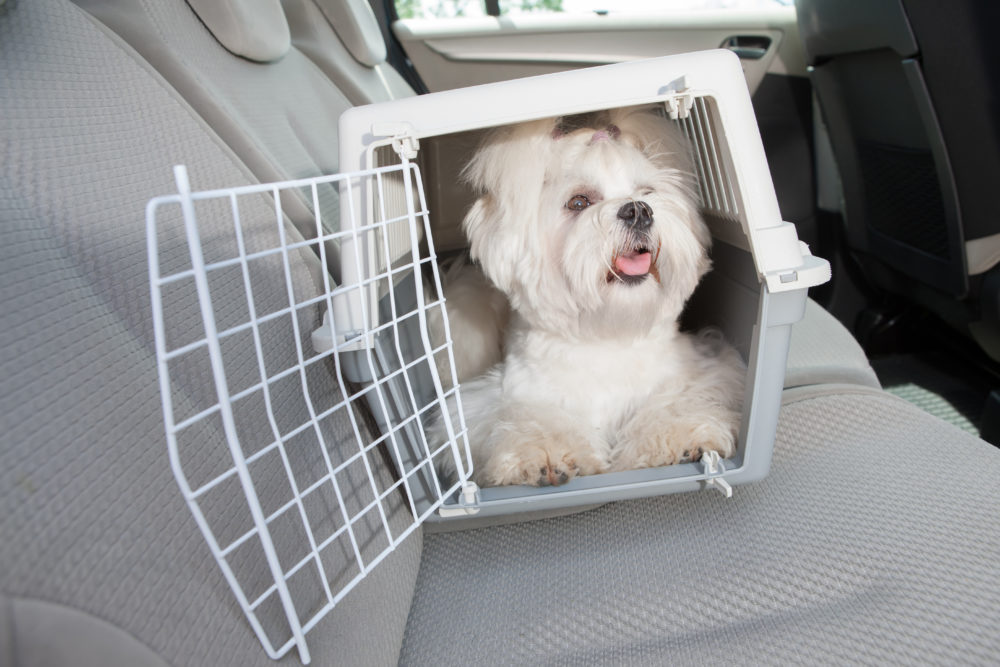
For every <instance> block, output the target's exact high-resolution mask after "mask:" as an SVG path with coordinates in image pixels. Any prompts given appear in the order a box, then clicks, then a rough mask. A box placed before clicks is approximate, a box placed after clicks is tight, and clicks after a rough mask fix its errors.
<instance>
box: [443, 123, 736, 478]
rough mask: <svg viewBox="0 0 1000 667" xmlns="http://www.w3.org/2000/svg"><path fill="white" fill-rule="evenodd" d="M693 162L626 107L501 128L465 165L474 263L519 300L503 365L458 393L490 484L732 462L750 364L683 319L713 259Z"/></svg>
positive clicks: (669, 131)
mask: <svg viewBox="0 0 1000 667" xmlns="http://www.w3.org/2000/svg"><path fill="white" fill-rule="evenodd" d="M687 162H688V157H687V152H686V150H685V147H684V145H683V143H682V142H681V140H680V139H679V138H678V136H677V134H676V130H675V129H674V128H673V126H672V123H671V122H670V121H668V120H666V119H664V118H663V117H661V116H660V115H658V114H656V113H654V112H652V111H650V110H648V109H625V110H618V111H612V112H602V113H599V114H587V115H583V116H575V117H567V118H562V119H547V120H540V121H535V122H529V123H524V124H521V125H515V126H509V127H503V128H498V129H496V130H493V131H492V132H491V133H490V134H489V135H488V137H487V139H486V140H485V142H484V144H483V146H482V147H481V149H480V150H479V151H478V153H477V154H476V155H475V157H474V158H473V160H472V161H471V162H470V164H469V165H468V166H467V168H466V171H465V174H466V176H467V178H468V180H469V182H470V183H471V184H472V185H473V187H475V188H476V189H477V190H478V191H479V192H480V193H481V196H480V198H479V199H478V201H476V203H475V204H474V205H473V207H472V208H471V210H470V211H469V213H468V214H467V216H466V218H465V221H464V227H465V231H466V234H467V235H468V238H469V241H470V244H471V255H472V258H473V259H474V260H476V261H478V262H479V264H480V265H481V267H482V269H483V271H484V272H485V274H486V275H487V276H488V277H489V278H490V280H491V281H492V282H493V284H494V285H496V287H498V288H499V289H500V290H501V291H502V292H503V293H504V294H506V296H507V297H508V299H509V300H510V305H511V308H512V312H511V316H510V322H509V325H508V326H507V330H506V332H505V334H504V338H503V344H504V348H505V349H504V358H503V361H502V362H501V363H499V364H497V365H496V366H494V367H493V368H492V369H490V370H489V371H488V372H486V373H485V374H484V375H481V376H480V377H478V378H476V379H474V380H472V381H470V382H465V383H463V385H462V403H463V407H464V410H465V418H466V424H467V425H468V428H469V442H470V447H471V451H472V457H473V467H474V480H475V481H476V482H477V483H478V484H480V485H481V486H497V485H502V484H529V485H548V484H562V483H564V482H566V481H568V480H570V479H571V478H573V477H575V476H577V475H590V474H595V473H601V472H608V471H617V470H628V469H632V468H644V467H655V466H664V465H670V464H673V463H680V462H686V461H695V460H697V459H698V458H699V457H700V456H701V454H702V453H703V452H705V451H708V450H714V451H717V452H719V454H720V455H721V456H723V457H726V456H730V455H732V454H733V452H734V446H735V436H736V433H737V430H738V427H739V421H740V410H741V405H740V404H741V400H742V396H743V379H744V375H745V368H744V365H743V362H742V360H741V359H740V357H739V354H738V353H737V352H736V351H735V350H734V349H733V348H732V347H730V346H729V345H727V344H726V343H724V342H723V341H722V338H721V335H719V334H718V333H707V334H700V335H697V336H692V335H689V334H685V333H680V332H679V331H678V325H677V319H678V317H679V315H680V313H681V310H682V309H683V307H684V304H685V302H686V301H687V299H688V297H690V295H691V293H692V292H693V291H694V289H695V286H696V285H697V284H698V281H699V280H700V278H701V277H702V275H703V274H704V273H705V272H706V271H707V270H708V268H709V264H710V262H709V258H708V254H707V249H708V247H709V244H710V241H711V237H710V235H709V232H708V229H707V227H706V226H705V224H704V222H703V221H702V220H701V218H700V216H699V213H698V208H697V204H696V202H695V199H694V195H693V193H692V186H693V183H692V182H691V176H690V170H689V169H688V166H687ZM459 342H460V341H459Z"/></svg>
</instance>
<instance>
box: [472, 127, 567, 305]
mask: <svg viewBox="0 0 1000 667" xmlns="http://www.w3.org/2000/svg"><path fill="white" fill-rule="evenodd" d="M555 126H556V119H553V118H547V119H543V120H538V121H532V122H528V123H522V124H520V125H515V126H507V127H501V128H497V129H495V130H492V131H490V132H489V133H487V135H486V136H485V138H484V140H483V142H482V144H481V145H480V147H479V149H478V150H477V151H476V154H475V156H474V157H473V158H472V160H470V161H469V164H468V165H466V167H465V169H464V170H463V172H462V177H463V178H464V180H465V181H466V182H467V183H469V184H470V185H471V186H472V187H473V188H474V189H475V190H476V192H477V194H478V195H479V199H478V200H477V201H476V203H475V204H474V205H473V206H472V208H471V209H470V210H469V212H468V214H466V216H465V220H464V221H463V223H462V227H463V229H464V230H465V234H466V237H467V238H468V239H469V244H470V251H471V255H472V258H473V259H475V260H476V261H478V262H479V263H480V264H481V265H482V267H483V271H484V272H485V273H486V275H487V276H489V278H490V280H492V281H493V283H494V284H495V285H496V286H497V287H498V288H500V289H501V290H502V291H504V292H505V293H507V295H508V296H510V295H511V294H512V292H513V291H514V290H515V289H516V286H515V282H516V280H517V279H518V278H522V279H524V278H527V276H526V275H518V274H517V273H516V267H517V266H518V265H523V264H525V262H524V259H525V257H527V256H528V255H530V254H531V253H532V250H533V249H537V248H538V247H540V245H541V241H540V239H539V238H538V234H539V229H538V227H539V225H537V224H535V223H533V222H531V221H535V220H537V218H538V207H539V202H541V201H542V190H543V187H544V183H545V170H546V166H547V164H548V162H549V158H550V154H551V152H552V145H553V143H554V141H553V139H552V137H551V133H552V131H553V129H554V128H555Z"/></svg>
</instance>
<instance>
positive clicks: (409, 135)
mask: <svg viewBox="0 0 1000 667" xmlns="http://www.w3.org/2000/svg"><path fill="white" fill-rule="evenodd" d="M372 136H375V137H389V138H390V139H391V140H392V150H394V151H396V155H398V156H399V157H401V158H403V159H404V160H412V159H413V158H415V157H417V151H419V150H420V140H419V139H417V137H416V132H415V131H414V130H413V126H412V125H410V124H409V123H375V124H374V125H372Z"/></svg>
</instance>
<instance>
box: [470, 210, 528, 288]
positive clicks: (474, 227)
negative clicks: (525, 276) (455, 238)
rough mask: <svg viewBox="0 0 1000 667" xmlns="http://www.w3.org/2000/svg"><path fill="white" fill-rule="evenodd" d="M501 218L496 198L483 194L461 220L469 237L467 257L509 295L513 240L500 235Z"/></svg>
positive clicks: (515, 256)
mask: <svg viewBox="0 0 1000 667" xmlns="http://www.w3.org/2000/svg"><path fill="white" fill-rule="evenodd" d="M502 225H503V220H502V216H501V215H500V211H499V210H498V209H497V206H496V200H495V199H494V197H493V196H492V195H490V194H485V195H483V196H482V197H480V198H479V199H477V200H476V203H475V204H473V205H472V208H470V209H469V212H468V213H466V215H465V220H463V221H462V227H463V228H464V229H465V235H466V237H467V238H468V239H469V256H470V257H472V259H473V260H474V261H476V262H478V263H479V265H480V266H481V267H482V269H483V273H485V274H486V276H487V277H488V278H489V279H490V280H491V281H493V284H494V285H496V286H497V288H498V289H499V290H500V291H502V292H504V293H506V294H510V293H511V290H513V288H514V277H515V276H514V267H515V265H516V264H517V260H518V249H517V245H516V239H515V238H514V237H513V236H511V235H510V234H502V233H498V232H502Z"/></svg>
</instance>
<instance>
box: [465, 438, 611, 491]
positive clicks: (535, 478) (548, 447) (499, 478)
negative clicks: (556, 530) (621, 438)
mask: <svg viewBox="0 0 1000 667" xmlns="http://www.w3.org/2000/svg"><path fill="white" fill-rule="evenodd" d="M606 468H607V462H606V461H604V460H602V459H601V458H600V457H599V456H597V455H596V454H595V453H594V452H593V451H591V449H590V447H589V446H587V445H583V446H580V445H573V444H571V443H569V442H567V441H563V440H562V439H560V438H558V437H556V438H551V439H545V440H538V439H532V440H528V441H520V442H507V443H504V444H503V445H501V446H499V447H497V448H496V451H495V452H494V454H493V455H492V456H491V457H490V458H489V459H488V460H487V461H486V465H484V466H483V469H482V470H481V471H479V472H477V473H476V478H477V483H479V484H480V485H481V486H505V485H508V484H524V485H528V486H558V485H560V484H565V483H566V482H568V481H569V480H571V479H573V478H574V477H577V476H578V475H593V474H596V473H599V472H603V471H604V470H605V469H606Z"/></svg>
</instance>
